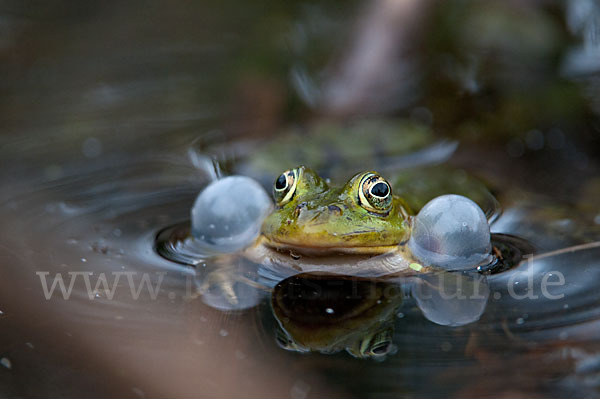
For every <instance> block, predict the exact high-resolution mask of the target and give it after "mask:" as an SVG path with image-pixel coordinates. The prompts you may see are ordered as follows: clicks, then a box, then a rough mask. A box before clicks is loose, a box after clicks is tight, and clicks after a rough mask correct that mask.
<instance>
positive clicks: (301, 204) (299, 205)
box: [294, 202, 306, 217]
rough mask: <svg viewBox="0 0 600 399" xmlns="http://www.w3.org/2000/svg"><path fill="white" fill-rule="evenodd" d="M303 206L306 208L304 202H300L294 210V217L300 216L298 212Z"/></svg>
mask: <svg viewBox="0 0 600 399" xmlns="http://www.w3.org/2000/svg"><path fill="white" fill-rule="evenodd" d="M305 206H306V202H302V203H300V204H298V206H296V209H294V217H298V216H299V215H300V211H301V210H302V208H304V207H305Z"/></svg>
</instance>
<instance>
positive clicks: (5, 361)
mask: <svg viewBox="0 0 600 399" xmlns="http://www.w3.org/2000/svg"><path fill="white" fill-rule="evenodd" d="M0 364H1V365H2V366H4V367H6V368H7V369H9V370H10V369H12V362H11V361H10V359H9V358H7V357H3V358H2V359H0Z"/></svg>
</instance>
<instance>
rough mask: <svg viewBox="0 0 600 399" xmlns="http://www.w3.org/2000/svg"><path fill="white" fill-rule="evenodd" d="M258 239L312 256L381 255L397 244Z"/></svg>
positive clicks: (263, 242) (278, 248)
mask: <svg viewBox="0 0 600 399" xmlns="http://www.w3.org/2000/svg"><path fill="white" fill-rule="evenodd" d="M260 241H261V243H262V244H263V245H265V246H266V247H268V248H270V249H273V250H275V251H279V252H288V251H289V252H290V254H294V253H297V254H303V255H312V256H324V255H332V254H354V255H381V254H384V253H388V252H392V251H394V250H396V249H397V248H398V244H391V245H360V244H359V245H356V244H355V243H351V242H343V241H341V242H324V241H322V240H321V241H315V242H312V241H306V240H304V241H303V242H301V243H300V242H296V241H285V240H283V239H275V238H269V237H266V236H264V235H262V236H261V237H260Z"/></svg>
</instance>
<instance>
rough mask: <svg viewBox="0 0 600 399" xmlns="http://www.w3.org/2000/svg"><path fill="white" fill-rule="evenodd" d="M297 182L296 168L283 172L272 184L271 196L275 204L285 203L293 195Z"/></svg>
mask: <svg viewBox="0 0 600 399" xmlns="http://www.w3.org/2000/svg"><path fill="white" fill-rule="evenodd" d="M296 184H298V169H290V170H286V171H285V172H283V173H282V174H281V175H280V176H279V177H278V178H277V180H275V184H274V185H273V198H275V202H277V205H280V206H281V205H285V204H287V203H288V202H290V200H291V199H292V198H293V197H294V193H295V192H296Z"/></svg>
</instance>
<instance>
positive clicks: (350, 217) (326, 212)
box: [261, 166, 410, 255]
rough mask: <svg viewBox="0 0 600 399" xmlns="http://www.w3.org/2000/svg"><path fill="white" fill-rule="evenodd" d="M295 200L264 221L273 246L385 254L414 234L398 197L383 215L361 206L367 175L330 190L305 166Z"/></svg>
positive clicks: (268, 241)
mask: <svg viewBox="0 0 600 399" xmlns="http://www.w3.org/2000/svg"><path fill="white" fill-rule="evenodd" d="M297 170H298V179H297V185H296V189H295V191H294V195H293V197H292V198H291V200H290V201H289V202H287V203H285V204H283V205H280V206H278V207H277V208H276V209H275V210H274V211H273V212H272V213H271V214H270V215H269V216H267V218H266V219H265V220H264V222H263V225H262V229H261V234H262V238H263V239H264V242H265V244H266V245H267V246H269V247H271V248H274V249H290V250H294V251H296V252H299V253H311V254H315V253H335V252H338V253H340V252H341V253H353V254H371V255H374V254H380V253H385V252H389V251H391V250H393V249H394V248H396V247H397V246H398V244H400V243H402V242H405V241H406V240H407V239H408V237H409V235H410V217H409V211H408V207H407V205H406V204H405V202H404V201H403V200H402V199H401V198H400V197H398V196H393V198H392V205H391V209H390V210H389V211H388V212H385V213H377V212H373V211H372V210H369V209H367V207H365V206H363V205H362V204H361V201H360V198H359V190H360V187H359V185H360V182H361V178H362V177H363V176H364V175H365V174H367V173H374V172H363V173H359V174H357V175H355V176H354V177H352V178H351V179H350V180H349V181H348V182H347V183H346V184H345V185H344V186H343V187H329V185H328V184H327V182H326V181H325V180H324V179H322V178H321V177H319V176H318V175H317V174H316V173H315V172H313V171H312V170H310V169H309V168H306V167H304V166H300V167H299V168H297Z"/></svg>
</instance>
